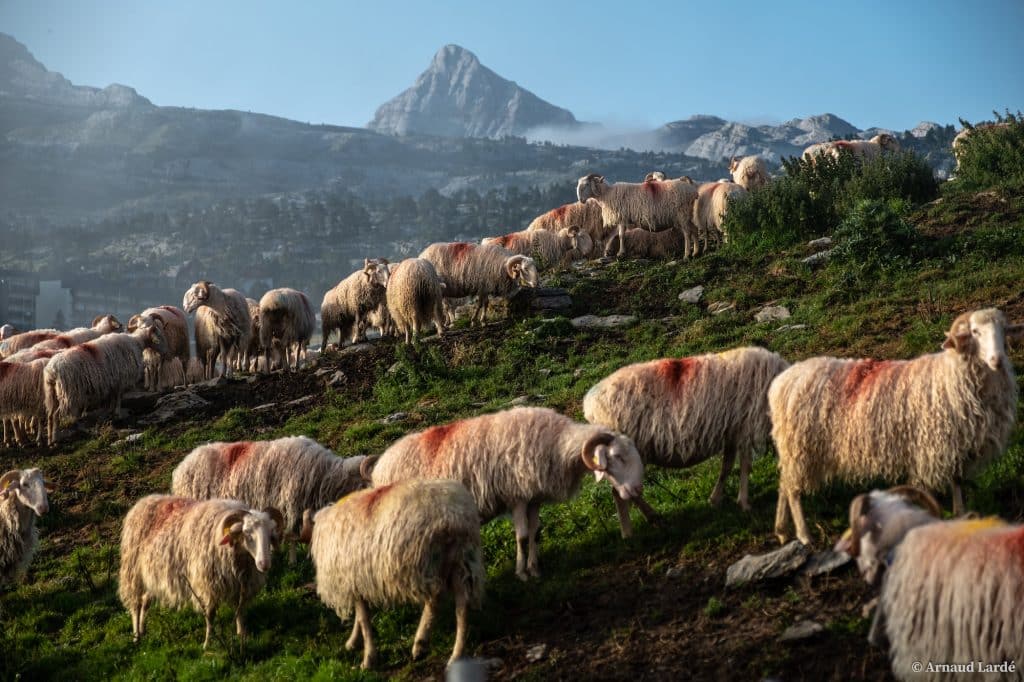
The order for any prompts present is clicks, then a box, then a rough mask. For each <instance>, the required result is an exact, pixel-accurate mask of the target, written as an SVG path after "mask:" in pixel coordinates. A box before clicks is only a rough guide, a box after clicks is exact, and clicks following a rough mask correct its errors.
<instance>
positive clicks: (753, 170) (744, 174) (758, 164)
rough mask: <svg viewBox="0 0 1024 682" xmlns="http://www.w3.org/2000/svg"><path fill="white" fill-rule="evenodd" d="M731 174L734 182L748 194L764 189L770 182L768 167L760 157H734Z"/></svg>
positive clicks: (730, 167) (730, 169) (730, 163)
mask: <svg viewBox="0 0 1024 682" xmlns="http://www.w3.org/2000/svg"><path fill="white" fill-rule="evenodd" d="M729 174H730V175H732V181H733V182H735V183H736V184H737V185H740V186H741V187H743V189H745V190H747V191H748V192H752V191H754V190H755V189H759V188H761V187H764V186H765V185H767V184H768V182H769V180H770V177H769V175H768V166H767V164H765V162H764V159H762V158H761V157H760V156H744V157H743V158H742V159H741V158H738V157H735V156H734V157H732V159H731V160H730V161H729Z"/></svg>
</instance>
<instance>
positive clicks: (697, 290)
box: [679, 284, 704, 303]
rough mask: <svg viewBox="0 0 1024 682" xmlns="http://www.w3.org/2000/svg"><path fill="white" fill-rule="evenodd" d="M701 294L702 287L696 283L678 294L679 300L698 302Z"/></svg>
mask: <svg viewBox="0 0 1024 682" xmlns="http://www.w3.org/2000/svg"><path fill="white" fill-rule="evenodd" d="M703 295H704V287H703V286H702V285H700V284H698V285H697V286H695V287H693V288H692V289H687V290H686V291H684V292H683V293H681V294H679V300H680V301H685V302H686V303H700V298H701V296H703Z"/></svg>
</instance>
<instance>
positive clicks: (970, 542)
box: [850, 491, 1024, 680]
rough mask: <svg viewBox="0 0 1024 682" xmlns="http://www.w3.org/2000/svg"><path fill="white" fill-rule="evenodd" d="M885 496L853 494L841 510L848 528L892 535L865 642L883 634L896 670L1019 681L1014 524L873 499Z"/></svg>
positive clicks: (1020, 618)
mask: <svg viewBox="0 0 1024 682" xmlns="http://www.w3.org/2000/svg"><path fill="white" fill-rule="evenodd" d="M890 492H891V491H890ZM886 495H887V494H886V493H880V492H879V491H874V492H872V493H871V494H870V496H864V495H862V496H860V497H858V498H857V500H854V505H851V510H850V514H851V521H852V523H853V526H852V528H856V527H860V528H863V529H866V530H867V532H868V533H869V534H871V535H878V536H885V535H892V536H893V539H894V540H895V542H894V544H893V546H892V547H891V551H889V552H887V554H889V555H891V557H892V558H891V562H890V563H889V566H888V568H887V569H886V571H885V576H884V580H883V582H882V591H881V595H880V596H879V599H878V607H877V608H876V609H875V617H874V621H873V623H872V625H871V631H870V634H869V640H870V641H871V642H872V643H873V644H877V645H879V646H883V647H884V646H885V645H886V643H887V642H888V648H889V654H890V657H891V659H892V671H893V674H894V675H895V676H896V678H897V679H900V680H921V679H924V680H977V679H981V678H984V677H986V675H985V673H995V674H994V675H992V677H993V678H998V679H1017V680H1020V679H1024V673H1022V671H1021V669H1020V667H1018V666H1019V665H1020V664H1019V659H1020V652H1021V643H1022V642H1024V612H1022V611H1021V608H1020V604H1021V599H1022V598H1024V525H1020V524H1008V523H1006V522H1004V521H1002V520H1000V519H998V518H994V517H993V518H984V519H957V520H951V521H940V520H938V519H937V518H935V517H934V516H933V515H932V514H930V513H928V512H926V511H923V510H922V509H919V508H918V507H916V506H914V505H913V504H909V503H907V502H906V501H904V500H899V499H897V500H896V501H890V504H889V505H888V506H887V508H886V509H884V510H880V509H878V508H877V507H875V503H876V501H878V500H879V497H878V496H886ZM864 498H867V499H866V500H865V499H864ZM882 499H883V500H884V499H885V498H884V497H883V498H882ZM858 502H860V503H861V506H862V509H861V510H860V511H859V513H858V510H857V509H855V508H854V506H855V505H857V504H858ZM865 502H869V503H870V504H865ZM933 504H934V502H933ZM926 505H927V503H926ZM927 506H930V505H927ZM880 511H882V512H883V513H879V512H880ZM933 513H934V510H933ZM855 514H856V517H855V518H854V515H855ZM865 540H866V537H865V538H861V542H862V543H863V542H864V541H865ZM1015 659H1016V660H1017V661H1018V662H1017V663H1016V664H1015V665H1014V667H1010V665H1011V663H1010V662H1011V661H1014V660H1015ZM950 664H953V665H954V666H957V665H958V666H959V667H947V666H950ZM922 666H927V667H923V668H922ZM968 666H970V667H968ZM989 666H991V667H989ZM999 673H1002V674H999ZM1007 673H1009V674H1007Z"/></svg>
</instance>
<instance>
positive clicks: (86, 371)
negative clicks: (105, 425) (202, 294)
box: [43, 326, 167, 445]
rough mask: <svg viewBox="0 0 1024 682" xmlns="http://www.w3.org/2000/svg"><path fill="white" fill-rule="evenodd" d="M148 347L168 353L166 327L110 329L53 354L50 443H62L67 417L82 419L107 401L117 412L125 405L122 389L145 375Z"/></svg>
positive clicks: (46, 378) (47, 385)
mask: <svg viewBox="0 0 1024 682" xmlns="http://www.w3.org/2000/svg"><path fill="white" fill-rule="evenodd" d="M145 348H150V349H153V350H155V351H156V352H157V353H160V354H162V355H167V342H166V341H165V340H164V335H163V331H162V330H161V329H160V327H157V326H152V327H139V328H138V329H136V330H135V331H134V332H132V333H131V334H108V335H106V336H101V337H100V338H98V339H96V340H95V341H89V342H87V343H83V344H81V345H78V346H75V347H73V348H69V349H67V350H66V351H64V352H63V353H59V354H57V355H55V356H53V357H52V358H50V361H49V362H48V363H47V364H46V368H45V369H44V370H43V399H44V404H45V406H46V425H47V442H48V443H49V444H50V445H53V444H54V443H56V441H57V426H58V425H59V422H60V419H61V418H62V417H71V418H72V419H78V418H79V417H80V416H81V415H82V413H83V412H84V411H85V410H87V409H91V408H93V407H96V406H99V405H102V404H103V403H104V402H107V401H109V403H110V406H111V408H112V410H113V414H114V415H115V416H116V415H117V412H118V411H119V410H120V409H121V395H122V393H124V392H125V391H127V390H130V389H131V388H133V387H134V386H136V385H137V384H138V383H139V381H141V380H142V375H143V370H144V368H143V364H142V351H143V349H145Z"/></svg>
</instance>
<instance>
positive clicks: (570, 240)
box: [480, 226, 594, 269]
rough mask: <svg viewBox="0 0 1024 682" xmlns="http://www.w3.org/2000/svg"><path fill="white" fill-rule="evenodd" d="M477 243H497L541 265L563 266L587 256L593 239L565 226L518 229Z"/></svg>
mask: <svg viewBox="0 0 1024 682" xmlns="http://www.w3.org/2000/svg"><path fill="white" fill-rule="evenodd" d="M480 243H481V244H497V245H498V246H502V247H504V248H506V249H508V250H509V251H511V252H512V253H519V254H522V255H524V256H530V257H531V258H533V259H534V261H536V262H538V263H539V264H540V267H542V268H545V269H546V268H551V267H554V266H557V265H565V264H566V263H569V262H571V261H574V260H579V259H581V258H585V257H587V256H588V255H590V252H591V251H592V250H593V248H594V242H593V240H591V238H590V235H588V234H587V233H586V232H582V231H581V228H580V227H579V226H573V227H566V228H563V229H561V230H559V231H558V232H557V233H556V232H549V231H547V230H532V231H531V230H522V231H521V232H511V233H509V234H506V235H502V236H500V237H485V238H484V239H483V240H482V241H481V242H480Z"/></svg>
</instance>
